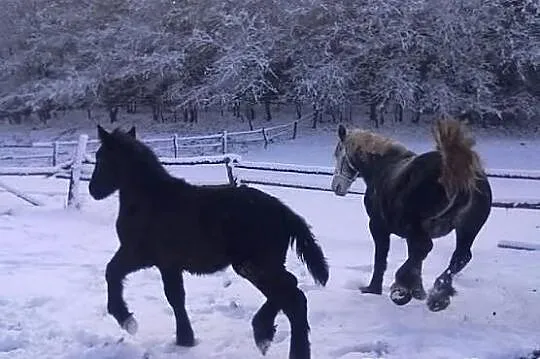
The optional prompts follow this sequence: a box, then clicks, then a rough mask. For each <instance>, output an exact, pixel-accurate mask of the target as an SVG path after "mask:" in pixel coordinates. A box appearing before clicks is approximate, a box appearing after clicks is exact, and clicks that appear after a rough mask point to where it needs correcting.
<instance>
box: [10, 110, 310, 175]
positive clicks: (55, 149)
mask: <svg viewBox="0 0 540 359" xmlns="http://www.w3.org/2000/svg"><path fill="white" fill-rule="evenodd" d="M299 121H302V119H299V120H296V121H293V122H290V123H286V124H282V125H277V126H271V127H262V128H259V129H256V130H252V131H238V132H228V131H223V132H221V133H216V134H211V135H201V136H189V137H180V136H178V134H176V133H175V134H172V135H171V136H169V137H159V138H142V139H141V140H142V141H143V142H145V143H146V144H148V145H151V146H152V148H153V150H154V151H158V152H159V151H163V150H166V151H168V152H170V153H172V155H173V157H174V158H178V157H180V156H181V154H182V151H183V150H195V149H210V150H211V151H212V152H215V153H221V154H225V153H228V152H229V150H230V147H231V145H234V144H249V143H257V142H258V143H262V144H263V145H264V147H265V148H266V147H267V146H268V145H269V144H271V143H272V142H274V141H275V140H276V139H277V138H284V137H285V136H286V135H288V136H289V138H291V139H296V137H297V135H298V123H299ZM98 144H99V140H98V139H89V140H88V142H87V148H88V147H89V146H88V145H98ZM77 145H78V141H54V142H34V143H33V144H32V145H31V146H19V145H16V146H0V148H11V149H17V148H18V149H49V150H50V151H51V152H49V153H48V154H46V153H39V154H32V155H5V156H0V160H26V159H49V158H50V159H51V165H52V166H56V165H57V164H58V163H59V156H60V155H66V154H69V153H70V152H71V151H73V148H74V147H75V146H77ZM65 147H69V148H70V150H71V151H60V149H61V148H62V149H64V148H65ZM96 147H97V146H96ZM88 152H93V150H90V148H88Z"/></svg>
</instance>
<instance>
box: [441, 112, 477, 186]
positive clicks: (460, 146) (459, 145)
mask: <svg viewBox="0 0 540 359" xmlns="http://www.w3.org/2000/svg"><path fill="white" fill-rule="evenodd" d="M433 137H434V138H435V143H436V144H437V150H438V151H439V152H440V153H441V156H442V169H441V177H440V179H439V181H440V183H441V184H442V186H443V187H444V189H445V190H446V194H447V195H448V196H449V197H450V196H453V195H455V194H457V192H462V191H463V192H468V193H470V192H472V191H474V190H476V181H477V179H478V178H479V176H480V175H481V174H482V173H483V172H484V170H483V168H482V164H481V161H480V157H479V156H478V154H477V153H476V151H474V150H473V146H474V145H475V140H474V138H473V137H472V134H471V132H470V131H469V130H468V129H467V128H466V127H465V125H464V124H463V123H461V122H460V121H458V120H455V119H445V120H438V121H437V122H436V124H435V127H434V129H433Z"/></svg>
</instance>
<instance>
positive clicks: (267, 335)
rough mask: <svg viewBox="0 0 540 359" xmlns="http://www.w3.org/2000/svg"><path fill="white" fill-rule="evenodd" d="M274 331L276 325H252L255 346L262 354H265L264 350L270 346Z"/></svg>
mask: <svg viewBox="0 0 540 359" xmlns="http://www.w3.org/2000/svg"><path fill="white" fill-rule="evenodd" d="M275 333H276V326H275V325H271V326H262V327H261V326H253V337H254V339H255V344H256V345H257V348H259V350H260V351H261V354H262V355H266V352H267V351H268V349H269V348H270V345H271V344H272V341H273V340H274V335H275Z"/></svg>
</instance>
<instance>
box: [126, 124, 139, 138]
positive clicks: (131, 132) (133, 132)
mask: <svg viewBox="0 0 540 359" xmlns="http://www.w3.org/2000/svg"><path fill="white" fill-rule="evenodd" d="M128 135H130V136H131V137H133V138H137V131H136V130H135V126H131V129H130V130H129V131H128Z"/></svg>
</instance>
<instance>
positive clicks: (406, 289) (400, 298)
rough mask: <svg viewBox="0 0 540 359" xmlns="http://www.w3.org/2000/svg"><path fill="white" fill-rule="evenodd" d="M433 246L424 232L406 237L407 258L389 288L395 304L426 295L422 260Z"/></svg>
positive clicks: (403, 303) (421, 298)
mask: <svg viewBox="0 0 540 359" xmlns="http://www.w3.org/2000/svg"><path fill="white" fill-rule="evenodd" d="M432 248H433V241H432V240H431V238H430V237H429V236H428V235H427V234H425V233H421V232H419V234H418V235H414V236H411V237H409V238H407V251H408V258H407V260H406V261H405V263H403V265H402V266H401V267H400V268H399V269H398V270H397V272H396V281H395V282H394V284H392V286H391V288H390V298H391V299H392V301H393V302H394V303H395V304H397V305H405V304H407V303H409V302H410V301H411V299H412V298H416V299H419V300H423V299H425V297H426V293H425V290H424V286H423V285H422V262H423V261H424V259H426V257H427V255H428V254H429V252H430V251H431V249H432Z"/></svg>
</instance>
